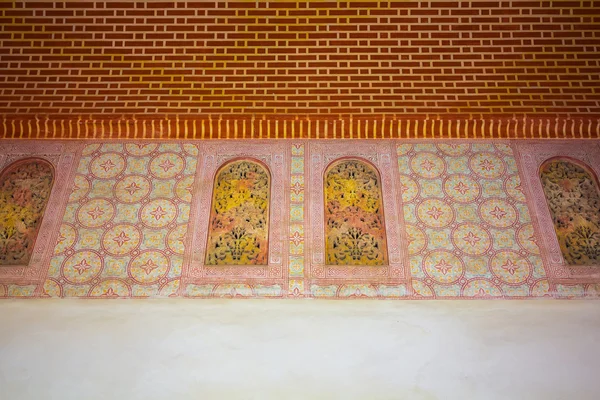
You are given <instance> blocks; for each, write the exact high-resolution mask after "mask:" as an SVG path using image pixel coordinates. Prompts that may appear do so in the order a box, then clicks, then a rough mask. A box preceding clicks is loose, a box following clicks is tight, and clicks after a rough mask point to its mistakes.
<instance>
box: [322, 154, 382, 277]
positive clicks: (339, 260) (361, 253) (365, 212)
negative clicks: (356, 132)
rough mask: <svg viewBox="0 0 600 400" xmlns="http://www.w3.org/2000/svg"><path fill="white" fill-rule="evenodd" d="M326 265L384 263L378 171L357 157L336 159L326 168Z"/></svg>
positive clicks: (380, 189) (380, 192) (324, 187)
mask: <svg viewBox="0 0 600 400" xmlns="http://www.w3.org/2000/svg"><path fill="white" fill-rule="evenodd" d="M323 189H324V196H323V198H324V211H325V212H324V218H325V219H324V226H325V264H327V265H368V266H379V265H387V263H388V251H387V239H386V229H385V221H384V215H385V213H384V209H383V191H382V188H381V174H380V172H379V170H378V169H377V167H375V166H374V165H373V164H372V163H371V162H369V161H367V160H365V159H363V158H359V157H343V158H338V159H336V160H334V161H332V162H331V163H329V165H327V167H326V168H325V172H324V175H323Z"/></svg>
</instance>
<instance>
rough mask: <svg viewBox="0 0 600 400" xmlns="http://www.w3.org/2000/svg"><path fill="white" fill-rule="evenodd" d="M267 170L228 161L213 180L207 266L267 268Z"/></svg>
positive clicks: (268, 187) (250, 163)
mask: <svg viewBox="0 0 600 400" xmlns="http://www.w3.org/2000/svg"><path fill="white" fill-rule="evenodd" d="M270 186H271V185H270V177H269V173H268V171H267V170H266V169H265V167H263V166H262V165H260V164H259V163H258V162H255V161H250V160H241V161H232V162H230V163H228V164H226V165H225V166H223V167H222V168H221V169H220V170H219V171H218V172H217V176H216V178H215V184H214V188H213V201H212V208H211V216H210V225H209V235H208V248H207V251H206V264H207V265H267V262H268V260H267V256H268V248H269V190H270Z"/></svg>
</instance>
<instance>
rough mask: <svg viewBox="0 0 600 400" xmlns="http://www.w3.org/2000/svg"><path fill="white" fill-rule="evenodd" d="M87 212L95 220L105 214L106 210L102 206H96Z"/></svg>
mask: <svg viewBox="0 0 600 400" xmlns="http://www.w3.org/2000/svg"><path fill="white" fill-rule="evenodd" d="M87 213H88V215H89V216H90V217H92V219H93V220H96V218H99V217H101V216H102V215H104V211H103V210H102V209H101V208H100V207H96V208H94V209H93V210H91V211H88V212H87Z"/></svg>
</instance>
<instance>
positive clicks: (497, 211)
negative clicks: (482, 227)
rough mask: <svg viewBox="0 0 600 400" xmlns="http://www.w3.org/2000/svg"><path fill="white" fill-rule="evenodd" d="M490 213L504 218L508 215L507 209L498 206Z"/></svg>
mask: <svg viewBox="0 0 600 400" xmlns="http://www.w3.org/2000/svg"><path fill="white" fill-rule="evenodd" d="M490 215H492V216H494V217H496V218H498V219H502V218H504V216H505V215H506V211H504V210H503V209H501V208H500V207H498V206H496V207H494V209H493V210H492V211H490Z"/></svg>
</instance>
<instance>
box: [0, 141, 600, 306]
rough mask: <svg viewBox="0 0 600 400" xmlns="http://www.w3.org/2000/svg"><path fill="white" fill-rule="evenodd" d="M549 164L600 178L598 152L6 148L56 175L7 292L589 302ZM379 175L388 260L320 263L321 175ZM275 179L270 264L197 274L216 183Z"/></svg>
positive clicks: (555, 146) (85, 145) (113, 144)
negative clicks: (558, 224) (558, 162)
mask: <svg viewBox="0 0 600 400" xmlns="http://www.w3.org/2000/svg"><path fill="white" fill-rule="evenodd" d="M557 155H559V156H560V155H562V156H567V157H572V158H576V159H578V160H580V161H581V162H583V163H585V164H587V165H588V166H590V167H591V168H592V169H593V170H594V171H595V172H596V174H599V173H600V171H599V169H600V146H599V144H598V142H597V141H569V142H560V141H556V142H551V141H538V142H534V141H485V142H484V141H461V140H456V141H427V140H415V141H397V140H354V141H341V140H338V141H335V140H322V141H316V140H295V141H290V140H268V141H139V142H132V141H128V142H123V141H69V142H67V141H62V142H61V141H43V142H35V141H5V142H2V143H1V144H0V166H4V165H8V164H10V163H11V162H13V161H15V160H18V159H21V158H25V157H30V156H36V157H41V158H44V159H46V160H48V161H49V162H51V163H53V165H54V166H55V168H56V171H57V176H56V178H55V179H56V183H55V185H54V188H53V191H52V195H51V198H50V202H49V206H48V208H47V212H46V215H45V217H44V221H43V222H42V226H41V229H40V235H39V237H38V241H37V242H36V247H35V250H34V253H33V256H32V259H31V262H30V263H29V264H28V265H23V266H15V267H1V268H0V296H2V297H109V298H110V297H126V298H127V297H139V298H144V297H198V298H204V297H275V298H282V297H319V298H392V299H398V298H403V299H409V298H413V299H417V298H418V299H421V298H430V299H433V298H465V297H468V298H471V297H480V298H529V297H544V296H554V297H568V298H572V297H575V298H580V297H596V296H597V293H598V292H599V288H600V286H599V283H600V272H598V271H600V267H585V268H572V267H569V266H567V265H565V263H564V260H563V259H562V256H561V254H560V249H559V248H558V244H557V241H556V237H555V235H554V231H553V227H552V222H551V219H550V215H549V211H548V209H547V206H546V204H545V199H544V197H543V191H542V189H541V186H540V183H539V178H538V176H537V171H538V169H539V165H541V163H543V162H544V161H545V160H547V159H548V158H550V157H555V156H557ZM347 157H350V158H360V159H362V160H365V161H366V162H369V163H370V164H372V165H373V166H374V167H375V168H376V169H377V170H378V171H379V174H380V175H381V185H382V196H383V199H382V202H383V209H384V218H385V231H386V232H385V233H386V237H387V247H388V263H387V264H386V265H384V266H367V265H365V266H338V265H327V264H326V262H325V249H324V232H325V227H324V209H323V204H324V201H323V174H324V172H325V170H326V168H327V167H328V165H330V164H331V163H332V162H334V161H335V160H337V159H340V158H347ZM239 158H251V159H255V160H258V161H260V162H261V163H262V164H264V165H265V166H266V167H267V168H268V169H269V170H270V173H271V199H270V201H271V205H270V208H269V210H270V211H269V213H270V215H269V221H270V229H269V252H268V253H269V254H268V264H267V265H249V266H237V265H236V266H222V265H206V264H205V251H206V242H207V227H208V221H209V212H210V204H211V198H212V189H213V179H214V174H215V172H216V171H217V170H218V168H219V167H220V166H222V165H223V164H224V163H227V162H228V161H230V160H234V159H239Z"/></svg>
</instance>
